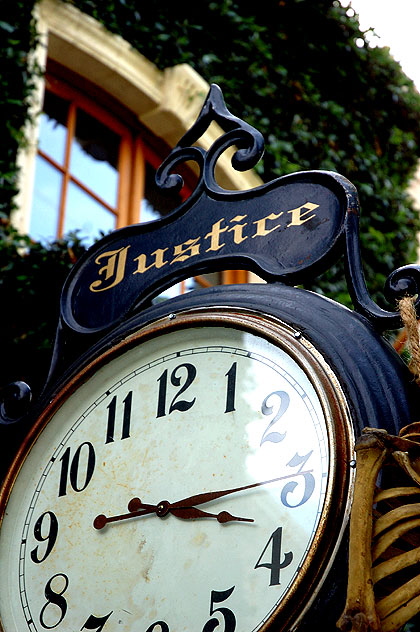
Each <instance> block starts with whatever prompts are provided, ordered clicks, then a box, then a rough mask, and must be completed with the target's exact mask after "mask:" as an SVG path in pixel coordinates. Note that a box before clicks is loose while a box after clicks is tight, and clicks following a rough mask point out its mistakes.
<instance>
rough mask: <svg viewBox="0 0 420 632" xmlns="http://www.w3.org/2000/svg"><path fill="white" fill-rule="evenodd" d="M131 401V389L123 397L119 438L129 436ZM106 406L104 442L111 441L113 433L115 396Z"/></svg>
mask: <svg viewBox="0 0 420 632" xmlns="http://www.w3.org/2000/svg"><path fill="white" fill-rule="evenodd" d="M132 402H133V391H128V393H127V395H126V396H125V398H124V399H123V404H124V408H123V420H122V432H121V439H127V438H128V437H129V436H130V424H131V405H132ZM107 408H108V421H107V425H106V439H105V443H113V441H114V435H115V419H116V413H117V396H116V395H114V397H113V398H112V399H111V401H110V403H109V404H108V406H107Z"/></svg>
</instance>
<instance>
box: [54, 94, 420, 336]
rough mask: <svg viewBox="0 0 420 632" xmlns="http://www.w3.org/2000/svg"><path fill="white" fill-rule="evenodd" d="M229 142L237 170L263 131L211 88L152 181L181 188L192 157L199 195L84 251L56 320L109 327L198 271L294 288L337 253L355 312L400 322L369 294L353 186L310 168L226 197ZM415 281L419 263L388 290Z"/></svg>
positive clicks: (249, 161) (246, 163)
mask: <svg viewBox="0 0 420 632" xmlns="http://www.w3.org/2000/svg"><path fill="white" fill-rule="evenodd" d="M213 120H215V121H217V122H218V123H220V125H222V126H223V127H224V128H225V129H227V130H228V131H227V132H226V133H225V134H224V135H223V136H221V137H220V138H219V139H218V140H217V141H216V142H215V143H214V145H213V147H211V148H210V150H209V151H208V152H206V151H204V150H203V149H201V148H198V147H196V146H193V143H194V142H196V141H197V139H199V138H200V136H201V135H202V133H203V132H204V131H205V130H206V129H207V127H208V126H209V125H210V123H211V122H212V121H213ZM232 145H235V147H236V148H237V151H236V153H235V155H234V159H233V160H232V164H233V166H234V167H235V168H236V169H237V170H245V169H249V168H250V167H252V166H254V165H255V163H256V162H257V161H258V160H259V158H260V157H261V154H262V152H263V141H262V138H261V135H260V134H259V132H257V131H256V130H255V129H253V128H251V127H250V126H249V125H247V124H246V123H244V122H243V121H241V120H240V119H238V118H236V117H234V116H232V115H231V114H230V113H229V111H228V110H227V109H226V106H225V104H224V101H223V97H222V94H221V91H220V89H219V88H218V87H217V86H216V85H213V86H212V88H211V90H210V93H209V95H208V97H207V100H206V102H205V104H204V107H203V109H202V112H201V114H200V116H199V118H198V120H197V122H196V123H195V125H194V126H193V127H192V129H191V130H190V131H189V132H187V134H186V135H185V136H184V137H183V138H182V139H181V141H180V142H179V144H178V145H177V147H175V148H174V150H173V151H172V152H171V154H170V155H169V157H168V158H167V160H166V161H165V162H164V163H163V165H162V166H161V167H160V169H159V170H158V173H157V177H156V180H157V184H158V186H160V187H161V188H162V189H167V190H169V191H171V190H177V189H179V188H181V187H182V178H181V177H180V176H179V175H177V174H174V173H172V172H173V171H174V170H175V169H176V167H177V165H178V164H179V163H180V162H184V161H187V160H195V161H196V162H197V163H198V165H199V167H200V179H199V182H198V185H197V187H196V189H195V191H194V192H193V194H192V195H191V197H190V198H189V199H188V200H187V201H186V202H185V203H184V204H183V205H182V206H180V207H179V208H178V209H176V210H175V211H174V212H173V213H172V214H170V215H169V216H167V217H165V218H164V219H162V220H158V221H156V222H151V223H147V224H137V225H134V226H128V227H126V228H123V229H121V230H118V231H115V232H113V233H111V234H110V235H108V236H106V237H104V238H103V239H102V240H101V241H99V242H98V243H97V244H95V245H94V246H93V247H92V248H91V249H90V250H89V251H88V253H87V254H86V256H85V257H84V258H83V259H82V260H81V261H80V262H79V263H78V265H77V266H76V267H75V268H74V270H73V272H72V274H71V275H70V277H69V279H68V281H67V283H66V285H65V288H64V291H63V297H62V317H63V319H64V322H65V323H66V325H67V326H68V327H70V329H71V330H73V331H76V332H79V333H93V332H100V331H102V332H103V331H105V330H108V329H109V328H110V327H112V326H114V325H115V324H117V323H118V322H119V321H120V320H121V319H123V318H124V317H125V316H126V315H127V314H128V313H130V312H133V311H137V310H138V309H139V308H141V307H143V306H144V305H145V304H146V303H147V302H148V301H149V300H150V299H152V298H153V297H154V296H155V295H156V294H158V293H159V292H161V291H162V290H164V289H165V288H166V287H168V286H170V285H172V284H174V283H176V282H178V281H180V280H182V279H185V278H187V277H189V276H192V275H195V274H199V273H201V272H204V271H207V272H208V271H215V270H221V269H236V268H241V269H247V270H252V271H254V272H256V273H257V274H259V275H260V276H261V277H262V278H263V279H265V280H267V281H282V282H284V283H287V284H289V285H294V284H299V283H302V282H304V281H305V280H308V279H312V278H313V277H314V276H315V275H316V274H319V273H320V272H322V271H323V270H325V269H326V268H327V267H328V266H329V265H331V263H332V262H333V261H334V260H336V258H337V257H338V256H340V255H341V254H344V255H345V258H346V263H347V267H348V271H349V279H350V284H349V291H350V293H351V294H352V298H353V300H354V303H355V307H356V309H357V310H358V311H360V312H362V313H363V314H364V315H366V316H368V317H369V318H370V319H372V320H373V321H375V324H376V325H378V326H379V328H380V327H392V326H396V325H397V324H398V322H399V316H398V314H395V313H392V312H386V311H384V310H382V309H379V308H378V307H377V306H376V305H375V304H374V303H373V302H372V301H371V300H370V298H369V295H368V292H367V290H366V286H365V283H364V280H363V274H362V267H361V262H360V255H359V245H358V215H359V203H358V197H357V192H356V189H355V187H354V186H353V185H352V184H351V183H350V182H349V181H348V180H347V179H346V178H344V177H343V176H340V175H339V174H337V173H333V172H323V171H309V172H300V173H296V174H292V175H288V176H284V177H281V178H278V179H277V180H274V181H272V182H270V183H268V184H266V185H264V186H262V187H259V188H256V189H253V190H249V191H245V192H243V191H241V192H232V191H226V190H224V189H222V188H220V186H219V185H218V184H217V182H216V180H215V176H214V172H215V165H216V162H217V160H218V158H219V157H220V155H221V154H222V153H223V152H224V151H225V150H226V149H227V148H229V147H231V146H232ZM418 274H419V270H418V268H417V267H415V266H410V267H409V268H408V267H407V268H404V269H403V270H401V271H398V273H397V274H396V276H395V275H394V276H393V278H392V279H391V280H390V282H389V284H388V290H389V292H391V291H392V288H394V290H396V291H397V292H398V291H403V292H405V291H406V290H407V287H413V286H414V284H416V278H417V275H418Z"/></svg>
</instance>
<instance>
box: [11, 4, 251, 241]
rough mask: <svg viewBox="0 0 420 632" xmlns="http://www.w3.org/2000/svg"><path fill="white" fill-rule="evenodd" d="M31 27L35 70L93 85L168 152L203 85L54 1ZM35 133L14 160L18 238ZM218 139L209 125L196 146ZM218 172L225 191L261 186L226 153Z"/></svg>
mask: <svg viewBox="0 0 420 632" xmlns="http://www.w3.org/2000/svg"><path fill="white" fill-rule="evenodd" d="M37 22H38V29H39V31H40V33H41V44H40V46H39V48H38V50H37V51H35V53H34V54H35V55H36V56H37V58H38V62H39V63H40V65H41V67H44V68H45V64H46V59H47V56H48V57H49V58H51V59H53V60H54V61H57V62H59V63H60V64H62V65H63V66H65V67H67V68H69V69H70V70H73V71H74V72H77V73H78V74H79V75H82V76H83V77H85V78H86V79H88V80H90V81H91V82H93V83H95V84H97V85H99V86H100V87H101V88H103V89H104V90H106V91H107V92H108V93H109V94H111V95H112V96H113V97H114V98H116V99H117V100H118V101H120V102H121V103H122V104H123V105H124V106H125V107H127V108H128V109H130V110H131V111H132V112H133V113H135V115H136V116H137V117H138V119H139V120H140V121H141V123H143V124H144V125H145V126H146V127H147V128H148V129H149V130H150V131H151V132H152V133H153V134H155V135H156V136H158V137H160V138H162V139H163V140H165V141H166V142H167V143H168V144H169V145H170V146H174V145H176V143H177V142H178V140H179V139H180V138H181V137H182V136H183V134H184V133H185V132H186V131H187V130H188V129H189V128H190V127H191V126H192V124H193V123H194V121H195V119H196V117H197V115H198V113H199V111H200V109H201V106H202V104H203V101H204V98H205V97H206V95H207V93H208V90H209V85H208V83H207V82H206V81H205V80H204V79H203V78H202V77H201V76H200V75H199V74H198V73H197V72H196V71H195V70H194V69H193V68H191V67H190V66H188V65H187V64H181V65H177V66H174V67H172V68H167V69H165V70H164V71H161V70H159V69H158V68H157V67H156V66H155V65H154V64H152V63H151V62H150V61H149V60H148V59H146V58H145V57H144V56H143V55H141V54H140V53H139V52H137V51H135V50H134V49H133V48H132V47H131V46H130V45H129V44H128V42H126V41H124V40H123V39H122V38H121V37H119V36H117V35H114V34H111V33H109V32H108V31H107V30H106V29H105V28H104V27H103V26H102V25H101V24H99V23H98V22H97V21H96V20H94V19H93V18H91V17H90V16H87V15H86V14H84V13H82V12H81V11H79V10H78V9H76V8H75V7H74V6H72V5H69V4H67V3H63V2H60V1H59V0H41V2H40V3H39V4H38V5H37ZM42 98H43V82H42V81H41V80H40V81H39V85H38V90H37V92H36V94H35V95H34V97H33V103H32V110H33V111H34V112H39V111H40V107H41V105H40V104H42ZM37 131H38V130H37V127H36V125H34V126H32V127H31V128H30V129H28V131H27V137H28V141H29V142H28V146H27V147H26V148H25V150H23V151H21V153H20V155H19V157H18V160H19V164H20V166H21V177H20V186H19V189H20V193H19V195H18V197H17V200H16V202H17V210H16V212H15V214H14V216H13V220H14V224H15V225H16V226H17V227H18V228H19V229H20V230H22V231H23V232H28V227H29V216H30V207H31V197H32V189H33V180H34V162H35V154H36V142H37ZM220 133H221V129H220V128H219V127H218V126H217V125H212V126H211V127H210V129H209V130H208V131H207V132H206V134H205V135H204V136H203V138H202V139H201V140H200V142H199V144H201V145H202V146H204V147H206V148H207V147H209V146H210V145H211V144H212V143H213V142H214V140H215V139H216V138H217V137H218V136H219V135H220ZM218 167H219V170H218V179H219V183H220V185H221V186H223V187H225V188H227V189H234V190H235V189H236V190H246V189H251V188H255V187H257V186H260V185H261V184H262V181H261V179H260V178H259V177H258V176H257V175H256V173H255V172H253V171H248V172H244V173H240V172H236V171H234V170H233V169H232V167H231V166H230V158H229V155H228V152H226V154H224V155H223V156H221V158H220V160H219V162H218Z"/></svg>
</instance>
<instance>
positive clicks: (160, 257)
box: [133, 248, 168, 274]
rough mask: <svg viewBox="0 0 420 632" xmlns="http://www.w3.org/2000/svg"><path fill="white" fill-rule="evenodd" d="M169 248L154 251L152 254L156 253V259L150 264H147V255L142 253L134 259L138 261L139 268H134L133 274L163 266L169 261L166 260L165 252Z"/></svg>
mask: <svg viewBox="0 0 420 632" xmlns="http://www.w3.org/2000/svg"><path fill="white" fill-rule="evenodd" d="M167 250H168V249H167V248H158V249H157V250H155V251H154V252H152V255H155V260H154V262H153V263H151V264H150V265H149V266H147V265H146V263H147V255H145V254H143V253H142V254H141V255H139V256H138V257H136V258H135V259H134V261H137V262H138V263H137V270H134V272H133V274H143V273H144V272H147V270H150V269H151V268H162V267H163V266H164V265H166V264H167V263H168V262H167V261H164V256H165V252H166V251H167Z"/></svg>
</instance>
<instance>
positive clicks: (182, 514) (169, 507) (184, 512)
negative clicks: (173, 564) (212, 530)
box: [128, 498, 254, 523]
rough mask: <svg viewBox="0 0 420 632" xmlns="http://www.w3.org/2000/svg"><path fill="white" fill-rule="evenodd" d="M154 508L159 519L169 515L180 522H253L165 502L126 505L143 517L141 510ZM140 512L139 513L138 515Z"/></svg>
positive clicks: (137, 499) (225, 514) (136, 500)
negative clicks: (197, 519)
mask: <svg viewBox="0 0 420 632" xmlns="http://www.w3.org/2000/svg"><path fill="white" fill-rule="evenodd" d="M153 507H154V508H155V512H156V515H157V516H159V518H163V517H164V516H167V515H168V513H171V514H172V515H173V516H176V517H177V518H181V519H182V520H194V519H195V518H217V521H218V522H220V523H225V522H232V521H234V520H236V521H239V522H254V520H253V519H252V518H239V517H238V516H232V514H230V513H229V512H228V511H220V512H219V513H218V514H214V513H209V512H208V511H203V510H202V509H198V508H197V507H192V506H190V507H184V506H181V507H178V503H170V502H168V501H167V500H161V501H160V503H159V504H158V505H144V504H143V503H142V502H141V500H140V499H139V498H133V499H132V500H130V502H129V503H128V509H129V510H130V511H132V512H135V514H136V515H137V512H138V513H139V515H143V512H141V510H142V509H145V510H146V511H145V513H148V509H149V508H151V511H153V509H152V508H153ZM140 512H141V513H140Z"/></svg>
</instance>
